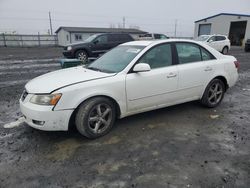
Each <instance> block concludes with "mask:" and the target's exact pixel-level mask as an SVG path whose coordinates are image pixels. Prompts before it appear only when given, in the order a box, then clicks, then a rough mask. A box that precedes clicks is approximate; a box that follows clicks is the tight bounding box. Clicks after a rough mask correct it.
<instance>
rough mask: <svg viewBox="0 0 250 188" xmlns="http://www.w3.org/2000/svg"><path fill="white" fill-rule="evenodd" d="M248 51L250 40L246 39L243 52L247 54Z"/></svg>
mask: <svg viewBox="0 0 250 188" xmlns="http://www.w3.org/2000/svg"><path fill="white" fill-rule="evenodd" d="M249 51H250V39H247V41H246V43H245V52H249Z"/></svg>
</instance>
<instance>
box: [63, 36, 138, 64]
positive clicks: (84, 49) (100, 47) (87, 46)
mask: <svg viewBox="0 0 250 188" xmlns="http://www.w3.org/2000/svg"><path fill="white" fill-rule="evenodd" d="M133 40H134V39H133V38H132V37H131V36H130V35H129V34H126V33H105V34H96V35H92V36H90V37H89V38H88V39H86V40H85V41H84V42H82V43H77V44H70V45H69V46H66V47H65V48H64V51H63V55H64V56H65V57H67V58H78V59H80V60H82V61H87V60H88V58H98V57H99V56H101V55H102V54H104V53H105V52H107V51H109V50H110V49H111V48H114V47H116V46H118V45H119V44H122V43H125V42H129V41H133Z"/></svg>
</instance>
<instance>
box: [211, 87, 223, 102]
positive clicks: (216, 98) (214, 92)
mask: <svg viewBox="0 0 250 188" xmlns="http://www.w3.org/2000/svg"><path fill="white" fill-rule="evenodd" d="M222 97H223V87H222V85H221V84H220V83H219V82H216V83H214V84H212V85H211V86H210V88H209V91H208V101H209V103H211V104H213V105H216V104H218V103H219V102H220V101H221V99H222Z"/></svg>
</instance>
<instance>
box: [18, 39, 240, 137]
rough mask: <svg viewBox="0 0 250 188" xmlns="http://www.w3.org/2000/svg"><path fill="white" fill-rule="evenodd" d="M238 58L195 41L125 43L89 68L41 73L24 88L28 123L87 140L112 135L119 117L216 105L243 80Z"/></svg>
mask: <svg viewBox="0 0 250 188" xmlns="http://www.w3.org/2000/svg"><path fill="white" fill-rule="evenodd" d="M238 66H239V63H238V61H237V60H236V59H235V58H234V57H233V56H225V55H222V54H221V53H219V52H218V51H216V50H214V49H213V48H211V47H209V46H207V45H206V44H203V43H200V42H195V41H191V40H172V39H167V40H159V41H135V42H129V43H125V44H122V45H120V46H118V47H116V48H114V49H113V50H111V51H109V52H108V53H106V54H105V55H103V56H102V57H100V58H99V59H97V60H96V61H94V62H93V63H91V64H89V65H88V66H85V67H83V66H78V67H73V68H69V69H63V70H59V71H54V72H51V73H48V74H45V75H42V76H39V77H37V78H35V79H33V80H31V81H30V82H28V83H27V84H26V86H25V91H24V93H23V94H22V97H21V99H20V108H21V112H22V113H23V115H24V117H25V120H26V122H27V124H29V125H30V126H32V127H34V128H36V129H40V130H47V131H59V130H62V131H66V130H68V129H69V125H75V126H76V128H77V130H78V131H79V132H80V133H81V134H82V135H84V136H86V137H88V138H97V137H100V136H102V135H104V134H106V133H108V132H109V131H110V130H111V128H112V127H113V125H114V122H115V119H116V118H123V117H126V116H129V115H132V114H137V113H141V112H145V111H149V110H154V109H158V108H164V107H167V106H170V105H175V104H179V103H184V102H188V101H193V100H200V101H201V103H202V104H203V105H205V106H207V107H216V106H217V105H218V104H219V103H220V102H221V101H222V99H223V96H224V93H225V91H226V90H227V89H228V88H229V87H231V86H233V85H234V84H235V83H236V81H237V79H238V70H237V69H238Z"/></svg>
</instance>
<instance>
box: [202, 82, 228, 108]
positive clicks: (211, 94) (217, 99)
mask: <svg viewBox="0 0 250 188" xmlns="http://www.w3.org/2000/svg"><path fill="white" fill-rule="evenodd" d="M225 88H226V87H225V84H224V83H223V81H221V80H220V79H213V80H212V81H211V82H210V83H209V84H208V86H207V87H206V90H205V92H204V94H203V96H202V99H201V103H202V104H203V105H204V106H206V107H209V108H214V107H216V106H218V105H219V104H220V103H221V101H222V99H223V97H224V93H225Z"/></svg>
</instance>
